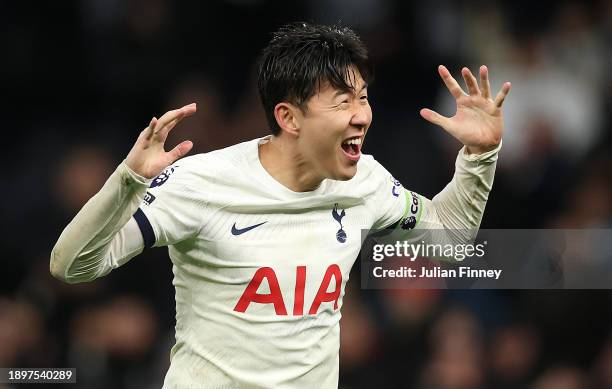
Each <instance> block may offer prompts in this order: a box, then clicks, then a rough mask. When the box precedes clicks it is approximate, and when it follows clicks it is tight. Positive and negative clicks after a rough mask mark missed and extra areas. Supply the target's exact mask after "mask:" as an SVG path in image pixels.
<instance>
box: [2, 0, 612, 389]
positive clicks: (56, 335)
mask: <svg viewBox="0 0 612 389" xmlns="http://www.w3.org/2000/svg"><path fill="white" fill-rule="evenodd" d="M297 20H306V21H313V22H318V23H334V22H338V21H341V22H342V23H343V24H347V25H350V26H352V27H353V28H354V29H355V30H356V31H357V32H358V33H359V34H360V35H361V37H362V38H363V40H364V41H365V42H366V44H367V45H368V47H369V48H370V51H371V56H372V58H373V60H374V63H375V66H376V81H375V83H374V84H373V85H372V86H371V88H369V96H370V100H371V104H372V107H373V111H374V121H373V124H372V127H371V128H370V133H369V135H368V139H367V142H366V145H365V152H366V153H369V154H373V155H374V156H375V157H376V158H377V159H378V160H379V161H380V162H381V163H382V164H383V165H385V166H386V167H387V169H388V170H389V171H391V172H392V173H393V174H394V176H395V177H396V178H397V179H399V180H400V181H401V182H402V183H403V184H404V186H406V187H408V188H410V189H411V190H414V191H417V192H419V193H421V194H423V195H426V196H427V197H430V198H431V197H433V196H434V195H435V194H436V193H437V192H438V191H439V190H441V189H442V188H443V186H444V185H445V184H446V183H447V182H448V181H449V180H450V178H451V176H452V173H453V168H454V166H453V163H454V158H455V156H456V152H457V150H458V149H459V145H458V144H456V143H455V142H454V141H452V140H450V137H449V136H448V135H446V134H445V133H444V131H443V130H441V129H439V128H435V127H434V126H432V125H430V124H428V123H427V122H425V121H424V120H422V119H421V118H420V116H419V114H418V111H419V109H420V108H422V107H432V108H434V109H439V110H440V111H441V112H443V113H446V114H452V101H451V102H449V98H448V97H447V94H448V93H447V92H446V91H445V90H444V89H443V84H442V82H441V81H440V80H439V78H438V75H437V71H436V68H437V65H439V64H441V63H442V64H445V65H447V66H448V67H449V69H451V71H452V72H453V74H454V75H455V76H457V77H458V75H459V69H460V68H461V66H469V67H470V68H471V69H472V71H474V72H475V71H476V70H477V67H478V66H479V65H480V64H483V63H484V64H487V65H488V66H489V69H490V72H491V76H492V80H493V88H494V89H495V90H497V89H499V87H500V86H501V83H502V82H503V81H506V80H508V81H512V83H513V90H512V91H511V93H510V96H509V98H508V99H507V100H506V104H505V106H504V111H505V115H506V120H505V121H506V132H505V137H504V149H503V150H502V152H501V156H500V161H499V164H498V172H497V175H496V179H495V186H494V189H493V192H492V193H491V195H490V200H489V203H488V205H487V211H486V213H485V217H484V220H483V223H482V227H486V228H607V227H609V226H610V224H611V221H612V154H611V153H610V151H611V150H612V136H611V134H612V128H611V125H612V114H611V111H612V104H611V103H612V88H611V86H612V77H611V76H610V73H609V68H610V65H612V2H610V1H597V2H577V1H561V2H559V1H554V2H553V1H544V2H541V1H540V2H534V1H530V2H528V1H513V2H495V1H490V2H487V3H486V4H485V3H484V2H480V1H467V0H464V1H450V0H449V1H444V0H430V1H427V2H418V3H416V2H405V1H400V0H396V1H393V0H379V1H377V0H353V1H351V0H333V1H324V0H311V1H296V2H290V1H265V0H234V1H205V2H204V1H195V0H191V1H173V2H171V1H169V0H147V1H145V0H125V1H123V0H87V1H85V0H83V1H56V2H35V1H13V2H9V1H0V47H1V48H2V56H1V58H2V59H1V60H0V85H1V90H2V104H0V107H1V108H0V109H1V114H2V119H3V120H2V127H3V128H2V133H3V147H2V150H3V152H4V155H5V157H4V168H3V178H2V180H1V182H2V184H1V188H2V190H1V191H0V196H1V197H0V209H1V212H2V239H1V240H0V253H1V254H0V255H1V260H2V265H3V266H2V267H1V269H2V270H0V366H1V367H76V368H77V369H78V381H79V384H77V385H76V386H75V385H72V386H70V387H83V388H149V387H150V388H156V387H160V386H161V382H162V381H163V376H164V374H165V372H166V370H167V367H168V362H169V361H168V360H169V349H170V346H171V345H172V344H173V336H174V329H173V326H174V291H173V287H172V285H171V279H172V274H171V264H170V261H169V259H168V257H167V253H166V250H165V249H155V250H152V251H149V252H147V253H145V254H143V255H141V256H139V257H137V258H136V259H134V260H132V261H131V262H130V263H129V264H128V265H126V266H124V267H123V268H121V269H120V270H117V271H114V272H113V273H111V274H110V275H108V276H107V277H105V278H103V279H100V280H97V281H95V282H94V283H90V284H85V285H64V284H61V283H60V282H59V281H56V280H54V279H53V278H52V277H51V276H50V275H49V271H48V261H49V254H50V251H51V248H52V246H53V244H54V243H55V241H56V239H57V238H58V237H59V234H60V233H61V231H62V229H63V228H64V226H65V225H66V224H67V223H68V222H69V221H70V219H71V218H72V217H73V216H74V214H75V213H76V212H77V211H78V210H79V209H80V207H81V206H82V205H83V204H84V203H85V201H87V199H88V198H89V197H91V196H92V195H93V194H94V193H95V192H96V191H97V190H98V189H99V188H100V187H101V185H102V184H103V182H104V180H105V179H106V177H108V176H109V175H110V173H111V172H112V171H113V170H114V168H115V166H116V165H117V164H119V163H120V161H121V160H122V159H123V158H124V157H125V155H126V154H127V152H128V151H129V149H130V148H131V145H132V144H133V142H134V141H135V139H136V137H137V135H138V133H139V132H140V131H141V130H142V128H144V127H145V126H146V125H147V124H148V122H149V120H150V119H151V117H152V116H154V115H156V116H158V117H159V115H161V114H163V112H165V111H167V110H168V109H171V108H174V107H178V106H180V105H182V104H185V103H190V102H197V103H198V113H197V115H196V116H194V117H192V118H189V119H188V120H186V121H184V122H183V123H181V125H180V126H179V127H178V128H177V129H175V130H174V131H173V135H172V137H171V139H170V141H169V143H170V144H169V145H168V146H169V147H172V146H174V144H176V143H178V142H179V141H180V140H183V139H191V140H192V141H194V144H195V148H194V151H193V152H192V153H197V152H206V151H209V150H213V149H217V148H220V147H224V146H228V145H231V144H234V143H236V142H239V141H243V140H248V139H252V138H254V137H257V136H263V135H266V134H267V133H268V131H267V129H266V124H265V121H264V115H263V113H262V111H261V107H260V105H259V101H258V96H257V93H256V85H255V84H256V78H255V64H256V60H257V55H258V53H259V51H260V50H261V49H262V48H263V47H264V46H265V44H266V43H267V41H268V40H269V39H270V37H271V32H272V31H274V30H275V29H277V28H278V27H279V26H280V25H282V24H284V23H286V22H292V21H297ZM353 278H356V279H357V280H353V281H352V282H351V283H350V284H349V286H348V287H347V296H346V298H345V306H344V308H343V319H342V322H341V325H342V339H341V350H340V356H341V376H340V385H341V387H342V388H374V387H385V388H387V387H388V388H432V389H434V388H440V389H453V388H457V389H468V388H502V389H503V388H536V389H548V388H551V389H552V388H555V389H557V388H560V389H565V388H567V389H574V388H612V337H611V336H610V335H611V334H612V331H611V330H612V326H611V324H612V313H611V303H612V295H611V294H610V292H609V291H588V290H582V291H567V290H559V291H469V290H467V291H440V290H396V291H393V290H391V291H365V290H360V287H359V283H358V279H359V277H358V276H355V275H354V276H353ZM1 387H2V385H1V384H0V388H1Z"/></svg>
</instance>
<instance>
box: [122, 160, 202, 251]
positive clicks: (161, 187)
mask: <svg viewBox="0 0 612 389" xmlns="http://www.w3.org/2000/svg"><path fill="white" fill-rule="evenodd" d="M201 168H204V166H199V165H198V163H197V160H194V159H193V157H187V158H184V159H182V160H179V161H177V162H176V163H175V164H174V165H171V166H168V167H167V168H166V169H165V170H164V171H163V172H162V173H161V174H159V175H158V176H157V177H156V178H155V179H153V181H152V182H151V185H150V187H149V188H148V189H147V193H146V194H145V197H144V200H143V201H142V203H141V205H140V207H139V208H138V210H137V211H136V213H135V214H134V219H135V220H136V223H137V224H138V227H139V229H140V232H141V233H142V237H143V239H144V245H145V247H147V248H148V247H153V246H156V247H159V246H168V245H172V244H175V243H178V242H180V241H183V240H186V239H189V238H191V237H193V236H195V235H196V234H197V233H198V231H199V230H200V228H201V226H202V224H203V214H204V212H203V211H204V208H205V207H206V196H205V193H206V190H209V189H210V188H207V185H206V184H207V183H206V180H205V179H204V178H203V175H202V174H198V169H201Z"/></svg>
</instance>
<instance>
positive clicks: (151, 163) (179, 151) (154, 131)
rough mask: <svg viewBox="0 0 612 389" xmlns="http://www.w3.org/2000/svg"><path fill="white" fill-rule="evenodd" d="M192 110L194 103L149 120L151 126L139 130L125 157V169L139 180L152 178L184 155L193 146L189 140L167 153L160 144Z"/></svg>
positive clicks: (162, 143) (192, 112)
mask: <svg viewBox="0 0 612 389" xmlns="http://www.w3.org/2000/svg"><path fill="white" fill-rule="evenodd" d="M196 110H197V108H196V104H195V103H191V104H189V105H186V106H184V107H182V108H179V109H175V110H173V111H168V112H166V113H165V114H164V115H163V116H162V117H160V118H159V119H156V118H155V117H154V118H153V119H151V123H149V126H148V127H147V128H145V129H144V130H142V132H141V133H140V135H139V136H138V140H136V143H135V144H134V147H132V150H130V153H129V154H128V156H127V157H126V159H125V163H126V164H127V166H128V167H129V168H130V169H132V170H133V171H134V172H135V173H137V174H139V175H141V176H143V177H146V178H153V177H155V176H157V175H158V174H159V173H161V172H162V170H164V168H166V167H167V166H169V165H171V164H172V163H173V162H174V161H176V160H177V159H179V158H181V157H183V156H185V155H186V154H187V153H188V152H189V150H191V148H192V147H193V143H192V142H191V141H188V140H186V141H183V142H181V143H180V144H178V145H177V146H176V147H175V148H173V149H172V150H170V151H168V152H166V151H165V150H164V143H165V142H166V138H167V137H168V133H169V132H170V130H172V129H173V128H174V126H176V125H177V123H178V122H180V121H181V120H183V119H184V118H186V117H188V116H191V115H193V114H194V113H195V112H196Z"/></svg>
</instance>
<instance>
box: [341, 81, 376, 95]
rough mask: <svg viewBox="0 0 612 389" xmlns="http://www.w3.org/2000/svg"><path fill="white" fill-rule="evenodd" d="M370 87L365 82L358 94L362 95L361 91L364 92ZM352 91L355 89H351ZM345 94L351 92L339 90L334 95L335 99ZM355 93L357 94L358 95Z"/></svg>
mask: <svg viewBox="0 0 612 389" xmlns="http://www.w3.org/2000/svg"><path fill="white" fill-rule="evenodd" d="M367 87H368V83H367V82H364V83H363V85H362V86H361V89H360V90H359V91H358V92H357V93H361V91H363V90H364V89H366V88H367ZM351 89H352V90H354V89H353V88H351ZM345 93H351V91H350V90H342V89H338V90H337V91H336V92H335V93H334V98H336V97H338V96H340V95H343V94H345ZM357 93H355V94H357Z"/></svg>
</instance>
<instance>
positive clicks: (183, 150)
mask: <svg viewBox="0 0 612 389" xmlns="http://www.w3.org/2000/svg"><path fill="white" fill-rule="evenodd" d="M192 147H193V142H191V141H190V140H185V141H183V142H181V143H179V144H178V145H176V146H175V147H174V148H173V149H172V150H170V151H168V152H167V153H166V155H167V156H168V159H169V162H168V165H170V164H172V163H174V161H176V160H177V159H179V158H182V157H184V156H185V155H187V153H189V151H190V150H191V148H192Z"/></svg>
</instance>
